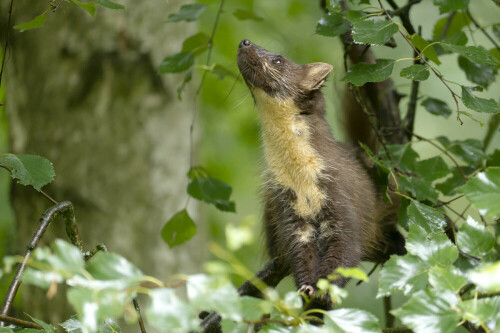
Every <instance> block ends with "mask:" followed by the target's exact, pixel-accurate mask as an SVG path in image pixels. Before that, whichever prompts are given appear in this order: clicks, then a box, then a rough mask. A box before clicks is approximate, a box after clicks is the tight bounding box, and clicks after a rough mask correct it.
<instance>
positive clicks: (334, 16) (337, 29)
mask: <svg viewBox="0 0 500 333" xmlns="http://www.w3.org/2000/svg"><path fill="white" fill-rule="evenodd" d="M350 27H351V24H350V23H349V21H347V20H346V19H344V17H343V16H342V14H340V13H338V12H330V13H328V14H326V15H324V16H323V17H322V18H321V19H320V20H319V21H318V24H317V25H316V33H317V34H318V35H322V36H330V37H335V36H339V35H342V34H344V33H346V32H347V31H349V29H350Z"/></svg>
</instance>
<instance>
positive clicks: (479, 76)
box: [458, 56, 497, 88]
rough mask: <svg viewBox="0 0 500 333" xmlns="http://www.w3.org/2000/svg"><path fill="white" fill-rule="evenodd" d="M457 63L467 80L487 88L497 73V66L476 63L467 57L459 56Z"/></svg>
mask: <svg viewBox="0 0 500 333" xmlns="http://www.w3.org/2000/svg"><path fill="white" fill-rule="evenodd" d="M458 65H459V66H460V68H461V69H462V70H463V71H464V73H465V76H466V77H467V80H469V81H471V82H474V83H477V84H479V85H481V86H483V87H485V88H487V87H488V86H489V85H490V83H492V82H494V81H495V79H496V75H497V68H496V67H495V66H493V65H489V64H482V65H480V64H477V63H475V62H472V61H470V60H469V59H467V58H465V57H463V56H459V57H458Z"/></svg>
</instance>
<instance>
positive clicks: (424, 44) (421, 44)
mask: <svg viewBox="0 0 500 333" xmlns="http://www.w3.org/2000/svg"><path fill="white" fill-rule="evenodd" d="M409 38H410V41H411V43H412V44H413V45H414V46H415V47H416V48H417V49H418V50H419V51H420V52H422V51H424V56H426V57H427V58H428V59H429V60H432V61H433V62H434V63H436V64H438V65H440V64H441V61H439V58H438V56H437V53H436V50H434V47H433V46H429V42H428V41H426V40H425V39H423V38H422V37H421V36H420V35H418V34H413V35H411V36H410V37H409Z"/></svg>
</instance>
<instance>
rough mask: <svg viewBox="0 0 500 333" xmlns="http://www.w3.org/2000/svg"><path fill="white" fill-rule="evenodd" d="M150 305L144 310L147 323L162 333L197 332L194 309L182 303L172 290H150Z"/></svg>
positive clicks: (197, 323) (197, 322)
mask: <svg viewBox="0 0 500 333" xmlns="http://www.w3.org/2000/svg"><path fill="white" fill-rule="evenodd" d="M149 297H150V298H151V304H150V305H149V306H148V307H147V308H146V311H145V312H146V318H147V320H148V323H149V324H151V325H152V326H154V327H156V328H157V329H159V330H160V331H162V332H179V333H180V332H194V331H197V330H199V326H198V325H199V320H198V319H197V317H198V316H197V313H196V311H195V309H194V308H193V307H192V306H190V305H188V304H186V303H185V302H184V301H182V300H181V299H180V298H179V297H177V295H176V294H175V292H174V290H172V289H167V288H158V289H152V290H151V292H150V293H149Z"/></svg>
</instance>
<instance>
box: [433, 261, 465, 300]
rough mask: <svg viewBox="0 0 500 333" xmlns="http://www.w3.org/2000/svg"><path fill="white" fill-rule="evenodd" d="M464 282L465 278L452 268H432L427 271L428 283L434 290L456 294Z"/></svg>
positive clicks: (456, 269)
mask: <svg viewBox="0 0 500 333" xmlns="http://www.w3.org/2000/svg"><path fill="white" fill-rule="evenodd" d="M466 282H467V278H466V277H465V276H464V274H462V272H460V270H459V269H458V268H456V267H454V266H448V267H440V266H434V267H432V268H431V270H430V271H429V283H430V284H431V285H432V286H433V287H434V288H436V289H441V290H450V291H453V292H455V293H457V292H458V291H459V290H460V289H461V288H462V287H463V286H465V283H466Z"/></svg>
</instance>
